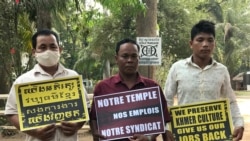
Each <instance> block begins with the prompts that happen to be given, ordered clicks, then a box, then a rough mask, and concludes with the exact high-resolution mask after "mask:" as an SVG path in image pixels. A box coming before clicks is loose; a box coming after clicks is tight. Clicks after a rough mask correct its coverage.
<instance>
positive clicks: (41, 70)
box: [34, 63, 65, 75]
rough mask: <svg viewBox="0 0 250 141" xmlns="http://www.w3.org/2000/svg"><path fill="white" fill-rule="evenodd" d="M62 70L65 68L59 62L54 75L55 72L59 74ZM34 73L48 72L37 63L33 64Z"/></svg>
mask: <svg viewBox="0 0 250 141" xmlns="http://www.w3.org/2000/svg"><path fill="white" fill-rule="evenodd" d="M64 70H65V67H64V66H63V65H62V64H60V63H59V65H58V69H57V71H56V73H55V75H56V74H59V73H63V72H64ZM34 73H35V74H37V73H41V74H48V73H47V72H45V71H44V70H43V69H42V67H41V66H40V65H39V64H36V65H35V66H34Z"/></svg>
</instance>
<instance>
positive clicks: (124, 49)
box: [115, 43, 139, 75]
mask: <svg viewBox="0 0 250 141" xmlns="http://www.w3.org/2000/svg"><path fill="white" fill-rule="evenodd" d="M115 59H116V63H117V65H118V67H119V72H120V73H121V74H123V75H129V74H135V73H137V68H138V62H139V54H138V49H137V46H136V45H135V44H133V43H124V44H122V45H121V46H120V50H119V52H118V54H117V55H116V56H115Z"/></svg>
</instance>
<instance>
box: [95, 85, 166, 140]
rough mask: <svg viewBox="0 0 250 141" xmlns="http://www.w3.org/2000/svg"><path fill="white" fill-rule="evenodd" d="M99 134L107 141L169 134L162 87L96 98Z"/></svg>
mask: <svg viewBox="0 0 250 141" xmlns="http://www.w3.org/2000/svg"><path fill="white" fill-rule="evenodd" d="M94 100H95V108H96V112H97V123H98V125H97V126H98V129H99V132H100V133H101V134H102V135H104V136H105V137H106V139H105V140H114V139H119V138H129V137H131V136H133V135H134V134H159V133H163V132H164V131H165V129H164V127H165V123H164V118H163V110H162V104H161V97H160V90H159V87H150V88H144V89H137V90H131V91H124V92H120V93H112V94H108V95H102V96H95V97H94Z"/></svg>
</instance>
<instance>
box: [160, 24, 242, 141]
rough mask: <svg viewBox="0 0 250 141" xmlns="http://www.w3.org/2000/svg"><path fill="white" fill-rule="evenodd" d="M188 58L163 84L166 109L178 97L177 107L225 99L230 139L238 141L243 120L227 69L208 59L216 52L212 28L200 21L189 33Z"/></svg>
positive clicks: (240, 137) (173, 67)
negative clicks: (229, 116) (230, 131)
mask: <svg viewBox="0 0 250 141" xmlns="http://www.w3.org/2000/svg"><path fill="white" fill-rule="evenodd" d="M189 44H190V48H191V49H192V51H193V54H192V55H191V57H189V58H186V59H184V60H180V61H177V62H176V63H174V64H173V65H172V67H171V68H170V70H169V74H168V76H167V80H166V84H165V89H164V92H165V96H166V99H167V104H168V106H169V107H170V106H173V104H174V97H175V96H177V99H178V105H183V104H190V103H195V102H204V101H211V100H217V99H220V98H228V99H229V101H230V102H229V103H230V108H231V115H232V119H233V124H234V131H233V138H234V140H235V141H238V140H241V139H242V136H243V132H244V120H243V117H242V115H241V113H240V111H239V107H238V105H237V102H236V97H235V94H234V91H233V89H232V88H231V83H230V76H229V72H228V70H227V68H226V67H225V66H224V65H223V64H221V63H218V62H216V61H215V60H214V59H213V58H212V57H211V56H212V53H213V49H214V48H215V25H214V23H212V22H210V21H205V20H201V21H200V22H199V23H197V24H195V25H194V26H193V28H192V30H191V41H190V42H189Z"/></svg>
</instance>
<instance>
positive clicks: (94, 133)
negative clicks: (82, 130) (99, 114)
mask: <svg viewBox="0 0 250 141" xmlns="http://www.w3.org/2000/svg"><path fill="white" fill-rule="evenodd" d="M89 124H90V129H91V133H92V136H93V141H99V139H105V137H104V136H103V135H101V134H99V133H98V129H97V121H96V120H90V122H89Z"/></svg>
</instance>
